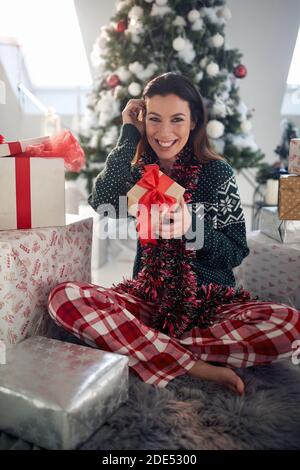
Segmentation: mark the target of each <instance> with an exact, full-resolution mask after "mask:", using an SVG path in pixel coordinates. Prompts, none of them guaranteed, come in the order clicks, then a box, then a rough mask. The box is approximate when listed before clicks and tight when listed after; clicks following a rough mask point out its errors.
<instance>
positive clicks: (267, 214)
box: [260, 206, 300, 243]
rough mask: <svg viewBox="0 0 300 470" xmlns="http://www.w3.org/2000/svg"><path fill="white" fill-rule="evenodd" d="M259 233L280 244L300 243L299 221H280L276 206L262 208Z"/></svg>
mask: <svg viewBox="0 0 300 470" xmlns="http://www.w3.org/2000/svg"><path fill="white" fill-rule="evenodd" d="M260 231H261V232H262V233H264V234H265V235H268V236H269V237H271V238H273V239H274V240H277V241H279V242H282V243H299V242H300V220H280V219H279V214H278V207H277V206H269V207H262V209H261V215H260Z"/></svg>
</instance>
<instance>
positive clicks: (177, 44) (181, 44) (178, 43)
mask: <svg viewBox="0 0 300 470" xmlns="http://www.w3.org/2000/svg"><path fill="white" fill-rule="evenodd" d="M172 46H173V49H175V51H178V52H179V51H183V49H184V48H185V47H186V41H185V39H184V38H183V37H181V36H178V37H177V38H175V39H174V41H173V43H172Z"/></svg>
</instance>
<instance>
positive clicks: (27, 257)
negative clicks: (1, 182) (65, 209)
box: [0, 215, 93, 346]
mask: <svg viewBox="0 0 300 470" xmlns="http://www.w3.org/2000/svg"><path fill="white" fill-rule="evenodd" d="M74 218H75V219H76V217H73V218H72V219H71V218H70V219H71V220H73V219H74ZM68 220H69V216H68V215H67V221H68ZM92 230H93V219H92V218H86V219H83V220H78V219H77V221H76V222H73V223H70V224H68V225H66V226H64V227H52V228H43V229H32V230H10V231H0V340H3V341H4V342H5V344H6V345H7V346H12V345H14V344H16V343H18V342H20V341H22V340H23V339H24V338H26V337H27V336H30V335H31V334H32V332H33V331H35V332H36V331H38V330H39V328H41V331H42V329H43V322H47V320H48V315H47V298H48V295H49V292H50V290H51V289H52V288H53V287H54V286H56V285H57V284H58V283H59V282H62V281H64V280H67V279H70V278H72V279H76V280H77V281H87V280H90V279H91V242H92Z"/></svg>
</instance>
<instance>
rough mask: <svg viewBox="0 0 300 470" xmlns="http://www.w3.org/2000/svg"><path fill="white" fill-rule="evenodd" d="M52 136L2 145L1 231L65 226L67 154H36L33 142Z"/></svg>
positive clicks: (0, 149)
mask: <svg viewBox="0 0 300 470" xmlns="http://www.w3.org/2000/svg"><path fill="white" fill-rule="evenodd" d="M47 139H49V138H48V137H38V138H36V139H26V140H20V141H17V142H6V143H3V144H0V157H1V158H0V230H10V229H29V228H39V227H52V226H63V225H65V170H64V159H63V156H59V155H58V156H57V157H51V158H50V157H49V158H47V157H42V158H40V157H36V156H34V157H32V156H30V155H29V156H28V155H27V154H26V153H25V150H26V148H27V147H28V146H29V145H39V144H41V143H43V142H45V141H46V140H47Z"/></svg>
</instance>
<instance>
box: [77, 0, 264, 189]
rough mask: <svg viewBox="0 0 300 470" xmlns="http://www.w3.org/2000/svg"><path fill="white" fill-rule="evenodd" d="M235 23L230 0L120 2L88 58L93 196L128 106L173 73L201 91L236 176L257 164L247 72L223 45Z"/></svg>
mask: <svg viewBox="0 0 300 470" xmlns="http://www.w3.org/2000/svg"><path fill="white" fill-rule="evenodd" d="M230 18H231V12H230V10H229V8H228V7H227V6H226V5H225V0H186V1H182V0H119V1H117V2H116V11H115V14H114V16H113V17H112V18H111V21H110V23H109V24H108V25H107V26H103V27H102V28H101V32H100V35H99V37H98V38H97V40H96V42H95V44H94V47H93V51H92V55H91V58H92V62H93V65H94V66H95V67H96V69H97V78H96V79H95V81H94V85H93V89H92V91H91V92H90V94H89V96H88V105H87V109H86V113H85V116H84V118H83V120H82V123H81V131H80V140H81V144H82V146H83V147H84V149H85V152H86V156H87V166H86V168H85V169H84V170H83V171H82V173H83V175H84V177H85V178H86V179H87V189H88V192H90V191H91V188H92V182H93V179H94V177H95V176H96V175H97V174H98V172H99V167H100V165H99V163H100V162H104V161H105V159H106V157H107V155H108V153H109V152H110V151H111V150H112V148H113V147H114V146H115V144H116V141H117V138H118V135H119V131H120V127H121V125H122V115H121V113H122V110H123V109H124V108H125V106H126V104H127V102H128V100H129V99H131V98H140V97H141V94H142V91H143V88H144V86H145V84H146V83H147V82H148V81H149V80H151V79H152V78H153V77H155V76H157V75H159V74H162V73H165V72H170V71H172V72H177V73H181V74H183V75H186V76H187V77H188V78H190V79H191V80H192V81H193V82H194V83H195V84H196V85H197V86H198V88H199V91H200V92H201V94H202V96H203V98H204V101H205V104H206V105H207V108H208V116H209V122H208V125H207V132H208V135H209V138H210V139H211V143H212V145H213V147H214V148H215V150H216V151H217V152H218V153H219V154H221V155H224V156H225V157H226V158H227V160H228V162H229V163H230V164H231V165H232V166H233V168H235V169H236V170H239V169H242V168H251V167H252V168H253V167H256V166H258V165H259V162H260V161H261V160H262V159H263V154H262V153H261V151H260V150H259V149H258V146H257V144H256V143H255V141H254V138H253V135H252V133H251V127H252V124H251V117H252V111H251V110H250V109H249V108H248V107H247V106H246V105H245V103H243V102H242V100H241V99H240V97H239V81H240V80H241V79H243V78H244V77H245V76H246V75H247V69H246V67H245V65H243V64H242V63H241V60H242V55H241V53H240V52H239V51H238V50H237V49H231V48H229V47H228V45H227V44H226V39H225V27H226V23H227V21H228V20H229V19H230ZM69 176H70V175H69ZM73 176H74V177H76V176H77V175H73ZM71 177H72V175H71Z"/></svg>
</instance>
